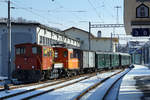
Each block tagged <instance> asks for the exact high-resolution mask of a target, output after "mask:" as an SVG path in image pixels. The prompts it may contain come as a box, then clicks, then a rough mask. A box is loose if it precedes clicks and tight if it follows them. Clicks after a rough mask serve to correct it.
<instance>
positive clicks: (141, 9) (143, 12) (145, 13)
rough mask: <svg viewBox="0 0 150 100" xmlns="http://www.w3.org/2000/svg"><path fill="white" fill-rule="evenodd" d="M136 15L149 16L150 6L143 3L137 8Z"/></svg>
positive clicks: (140, 16)
mask: <svg viewBox="0 0 150 100" xmlns="http://www.w3.org/2000/svg"><path fill="white" fill-rule="evenodd" d="M136 17H137V18H148V17H149V8H148V7H147V6H146V5H144V4H141V5H139V6H138V7H137V8H136Z"/></svg>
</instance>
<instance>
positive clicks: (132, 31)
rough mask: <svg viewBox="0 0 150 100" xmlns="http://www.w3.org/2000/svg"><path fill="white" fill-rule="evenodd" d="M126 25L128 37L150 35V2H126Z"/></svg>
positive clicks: (145, 0)
mask: <svg viewBox="0 0 150 100" xmlns="http://www.w3.org/2000/svg"><path fill="white" fill-rule="evenodd" d="M124 24H125V31H126V34H127V35H132V36H149V35H150V0H124Z"/></svg>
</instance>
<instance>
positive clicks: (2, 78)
mask: <svg viewBox="0 0 150 100" xmlns="http://www.w3.org/2000/svg"><path fill="white" fill-rule="evenodd" d="M5 79H8V78H7V77H3V76H0V86H3V85H4V80H5Z"/></svg>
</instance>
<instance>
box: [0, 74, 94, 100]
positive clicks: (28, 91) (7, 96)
mask: <svg viewBox="0 0 150 100" xmlns="http://www.w3.org/2000/svg"><path fill="white" fill-rule="evenodd" d="M86 75H87V74H86ZM95 75H96V73H93V74H91V75H89V76H87V77H85V78H82V79H79V80H77V81H74V82H71V83H68V84H65V85H61V86H57V87H54V88H51V89H48V90H46V91H44V92H40V93H37V94H34V95H31V96H28V97H25V98H23V100H28V99H31V98H34V97H37V96H40V95H42V94H45V93H48V92H52V91H54V90H57V89H60V88H63V87H67V86H69V85H72V84H75V83H78V82H80V81H83V80H86V79H88V78H90V77H93V76H95ZM81 76H85V75H81ZM81 76H75V77H71V78H69V79H63V80H62V79H61V80H59V81H58V80H57V81H56V82H54V83H52V81H51V84H47V85H43V86H40V87H36V88H32V89H29V90H25V91H22V92H18V93H13V94H10V95H6V96H3V97H0V100H3V99H9V98H10V99H11V98H13V97H17V96H20V95H24V94H26V93H30V92H33V91H36V90H40V89H43V88H47V87H51V86H56V85H59V84H61V83H65V82H67V81H71V80H73V79H77V78H79V77H81ZM40 83H41V84H42V83H43V82H40ZM36 84H39V83H34V84H29V85H30V86H33V85H36ZM29 85H27V86H29ZM27 86H18V87H12V88H11V89H17V88H21V87H27Z"/></svg>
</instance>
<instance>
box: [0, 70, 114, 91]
mask: <svg viewBox="0 0 150 100" xmlns="http://www.w3.org/2000/svg"><path fill="white" fill-rule="evenodd" d="M115 70H116V69H115ZM112 71H113V70H112ZM105 72H106V71H102V72H101V73H105ZM95 74H96V72H94V73H92V75H95ZM86 75H89V74H82V75H77V76H73V77H69V79H73V78H78V77H82V76H86ZM61 80H66V78H61V79H54V80H46V81H40V82H38V83H28V84H21V85H13V84H9V88H10V90H13V89H17V88H22V87H28V86H34V85H40V84H44V83H49V82H54V81H61ZM2 91H4V86H0V92H2Z"/></svg>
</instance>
